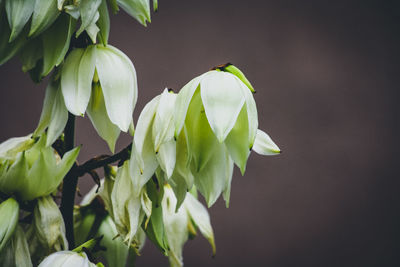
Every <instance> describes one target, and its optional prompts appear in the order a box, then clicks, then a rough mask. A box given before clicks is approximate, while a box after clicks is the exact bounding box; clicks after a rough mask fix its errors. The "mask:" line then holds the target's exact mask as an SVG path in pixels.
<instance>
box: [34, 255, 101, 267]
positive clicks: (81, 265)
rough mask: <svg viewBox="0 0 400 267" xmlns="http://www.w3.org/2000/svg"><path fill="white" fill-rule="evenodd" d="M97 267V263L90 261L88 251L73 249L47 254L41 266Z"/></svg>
mask: <svg viewBox="0 0 400 267" xmlns="http://www.w3.org/2000/svg"><path fill="white" fill-rule="evenodd" d="M56 266H57V267H71V266H73V267H95V266H96V264H94V263H92V262H90V261H89V259H88V257H87V256H86V253H84V252H81V253H77V252H73V251H59V252H55V253H53V254H51V255H49V256H47V257H46V258H45V259H44V260H43V261H42V262H41V263H40V264H39V267H56Z"/></svg>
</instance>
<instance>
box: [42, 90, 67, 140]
mask: <svg viewBox="0 0 400 267" xmlns="http://www.w3.org/2000/svg"><path fill="white" fill-rule="evenodd" d="M67 121H68V110H67V108H66V106H65V103H64V99H63V97H62V93H61V90H58V91H57V93H56V97H55V100H54V104H53V109H52V111H51V118H50V123H49V128H48V129H47V140H46V146H50V145H52V144H53V143H54V142H55V141H56V140H57V138H58V137H59V136H60V135H61V134H62V132H63V131H64V128H65V125H67Z"/></svg>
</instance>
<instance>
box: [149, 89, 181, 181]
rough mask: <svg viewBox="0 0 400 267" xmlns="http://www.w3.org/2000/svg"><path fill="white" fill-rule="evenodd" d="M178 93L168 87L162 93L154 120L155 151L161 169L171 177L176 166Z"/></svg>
mask: <svg viewBox="0 0 400 267" xmlns="http://www.w3.org/2000/svg"><path fill="white" fill-rule="evenodd" d="M175 99H176V95H175V94H173V93H170V92H168V90H167V89H165V90H164V92H163V93H162V94H161V97H160V101H159V104H158V107H157V112H156V114H155V118H154V122H153V134H152V138H153V143H154V151H155V152H156V154H157V160H158V162H159V163H160V167H161V169H162V170H163V171H164V172H165V173H166V175H167V178H170V177H171V175H172V172H173V171H174V168H175V160H176V141H175V139H174V121H173V114H174V104H175Z"/></svg>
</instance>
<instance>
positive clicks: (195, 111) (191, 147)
mask: <svg viewBox="0 0 400 267" xmlns="http://www.w3.org/2000/svg"><path fill="white" fill-rule="evenodd" d="M185 134H186V138H187V144H188V151H189V157H190V158H191V160H192V161H193V164H194V170H195V171H196V172H199V171H201V170H202V169H203V168H204V166H205V165H206V164H207V162H208V161H209V160H210V157H211V155H212V154H213V151H214V150H215V148H216V147H218V140H217V138H216V136H215V134H214V133H213V131H212V129H211V127H210V124H209V123H208V120H207V117H206V113H205V112H204V107H203V105H202V103H201V97H200V92H199V90H197V91H196V93H195V94H194V95H193V97H192V100H191V102H190V105H189V108H188V112H187V115H186V120H185Z"/></svg>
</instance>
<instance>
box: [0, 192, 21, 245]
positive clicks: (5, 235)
mask: <svg viewBox="0 0 400 267" xmlns="http://www.w3.org/2000/svg"><path fill="white" fill-rule="evenodd" d="M0 214H1V216H0V251H2V250H3V248H4V247H5V246H6V244H7V242H8V240H9V239H10V237H11V236H12V235H13V233H14V230H15V227H16V226H17V223H18V214H19V204H18V202H17V201H16V200H15V199H13V198H9V199H7V200H6V201H3V202H2V203H1V204H0Z"/></svg>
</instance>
